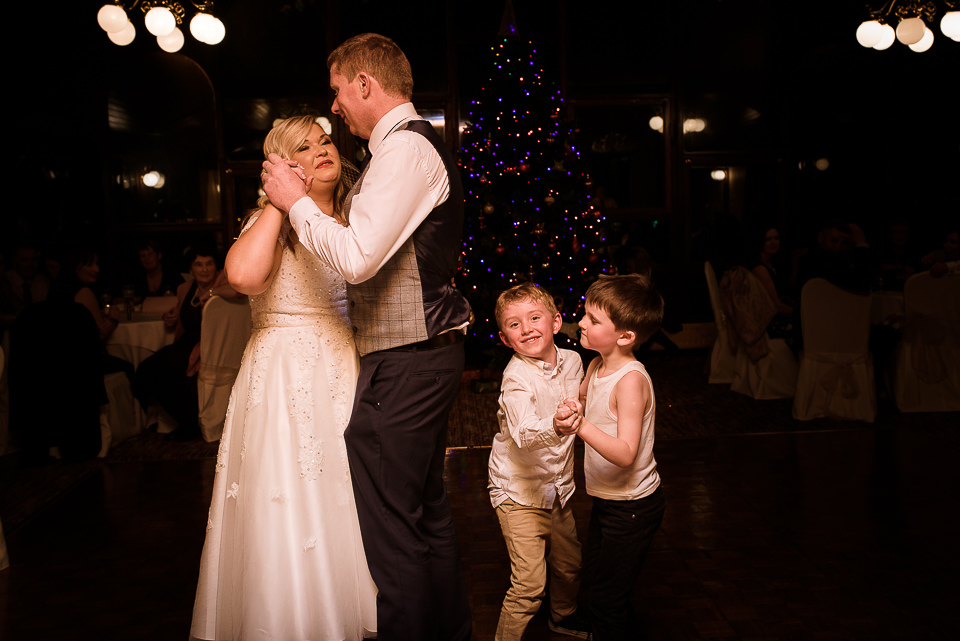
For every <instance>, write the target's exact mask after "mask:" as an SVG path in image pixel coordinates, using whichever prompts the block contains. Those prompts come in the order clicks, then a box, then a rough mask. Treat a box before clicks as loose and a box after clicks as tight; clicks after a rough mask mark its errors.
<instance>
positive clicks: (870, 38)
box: [857, 20, 883, 49]
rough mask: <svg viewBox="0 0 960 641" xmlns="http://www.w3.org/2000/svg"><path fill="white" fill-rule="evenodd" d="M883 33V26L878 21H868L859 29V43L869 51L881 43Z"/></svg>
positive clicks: (861, 24)
mask: <svg viewBox="0 0 960 641" xmlns="http://www.w3.org/2000/svg"><path fill="white" fill-rule="evenodd" d="M881 33H883V25H881V24H880V23H879V22H878V21H876V20H867V21H866V22H862V23H860V26H859V27H857V42H859V43H860V45H861V46H863V47H867V48H868V49H869V48H870V47H873V45H875V44H877V43H878V42H880V34H881Z"/></svg>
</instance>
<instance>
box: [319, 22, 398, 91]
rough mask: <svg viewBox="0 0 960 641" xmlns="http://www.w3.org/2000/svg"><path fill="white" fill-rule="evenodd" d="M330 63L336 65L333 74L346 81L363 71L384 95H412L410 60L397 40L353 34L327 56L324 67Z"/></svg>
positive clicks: (367, 34)
mask: <svg viewBox="0 0 960 641" xmlns="http://www.w3.org/2000/svg"><path fill="white" fill-rule="evenodd" d="M333 65H337V73H339V74H340V75H342V76H343V77H345V78H347V80H353V79H354V78H356V77H357V74H358V73H360V72H361V71H366V72H367V73H368V74H369V75H371V76H373V77H374V78H376V79H377V82H379V83H380V86H381V87H383V90H384V92H386V93H387V94H388V95H390V96H394V97H398V98H403V99H404V100H410V98H412V97H413V72H412V71H411V70H410V61H409V60H407V56H406V55H405V54H404V53H403V51H402V50H401V49H400V47H398V46H397V43H395V42H394V41H393V40H391V39H390V38H387V37H386V36H381V35H380V34H377V33H361V34H360V35H357V36H353V37H352V38H350V39H348V40H347V41H346V42H344V43H343V44H341V45H340V46H339V47H337V48H336V49H334V50H333V51H332V52H331V53H330V55H329V56H327V69H330V68H332V67H333Z"/></svg>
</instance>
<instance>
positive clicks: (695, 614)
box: [0, 399, 960, 641]
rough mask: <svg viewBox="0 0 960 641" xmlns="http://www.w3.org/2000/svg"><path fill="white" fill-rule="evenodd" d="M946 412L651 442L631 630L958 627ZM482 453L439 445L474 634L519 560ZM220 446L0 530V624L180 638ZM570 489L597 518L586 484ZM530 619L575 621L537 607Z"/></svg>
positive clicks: (16, 634) (4, 628)
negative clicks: (502, 527) (651, 522)
mask: <svg viewBox="0 0 960 641" xmlns="http://www.w3.org/2000/svg"><path fill="white" fill-rule="evenodd" d="M735 402H736V403H741V402H742V399H735ZM714 412H715V413H716V408H714ZM934 418H935V417H932V416H931V417H930V419H931V420H929V421H928V420H924V417H923V416H922V415H920V416H917V417H916V418H914V419H911V420H910V421H908V422H906V423H904V421H894V422H893V423H883V422H878V423H877V424H875V425H872V426H866V425H857V424H853V425H851V424H836V425H831V424H822V423H819V424H817V429H816V430H815V431H795V430H793V431H784V432H781V433H770V432H766V433H756V434H739V433H738V434H729V435H719V436H712V437H709V438H681V439H667V440H663V441H658V443H657V448H656V453H657V459H658V462H659V464H660V471H661V475H662V477H663V483H664V485H663V487H664V490H665V492H666V496H667V501H668V503H667V513H666V517H665V519H664V523H663V527H662V528H661V530H660V531H659V532H658V533H657V535H656V538H655V541H654V544H653V549H652V550H651V553H650V555H649V556H648V559H647V563H646V566H645V568H644V571H643V575H642V577H641V581H640V583H639V584H638V585H637V588H636V590H635V593H634V604H635V607H636V610H637V612H638V614H639V616H640V619H641V623H642V631H641V630H638V638H644V637H641V636H640V635H641V632H642V633H643V634H645V635H646V637H645V638H649V639H658V640H659V639H662V640H677V641H681V640H687V639H690V640H693V639H711V640H716V641H726V640H734V639H738V640H751V641H752V640H761V639H764V640H778V639H783V640H807V639H824V640H851V639H862V640H874V639H899V640H904V641H915V640H926V639H943V640H951V641H953V640H955V639H958V638H960V614H958V606H960V587H958V582H957V578H956V577H957V576H958V575H960V553H958V543H960V511H958V507H960V505H958V503H960V500H958V489H960V466H958V464H957V455H958V453H960V447H958V445H960V429H958V426H957V425H955V424H953V422H952V421H949V420H943V417H942V416H940V417H937V420H932V419H934ZM731 420H737V417H736V416H733V415H731ZM488 452H489V450H488V449H486V448H470V449H457V450H450V451H449V453H448V456H447V483H448V488H449V493H450V499H451V502H452V505H453V508H454V511H455V516H456V523H457V528H458V534H459V539H460V544H461V551H462V555H463V565H464V569H465V575H466V579H467V582H468V587H469V590H470V594H471V599H472V608H473V615H474V638H475V639H478V640H481V641H486V640H488V639H492V637H493V631H494V629H495V627H496V622H497V616H498V612H499V607H500V602H501V599H502V598H503V594H504V591H505V590H506V586H507V580H508V573H509V563H508V560H507V556H506V550H505V547H504V543H503V539H502V536H501V534H500V531H499V527H498V525H497V521H496V517H495V516H494V514H493V511H492V509H491V508H490V504H489V500H488V497H487V492H486V460H487V455H488ZM214 463H215V461H214V460H213V459H209V458H207V459H199V460H197V459H194V460H144V461H135V460H110V459H107V460H105V461H99V462H95V463H94V464H93V465H92V467H91V468H90V470H89V471H88V472H87V473H86V474H83V475H79V478H78V479H75V480H72V481H71V485H70V487H69V488H68V489H67V490H66V491H65V492H63V493H61V494H60V495H59V496H58V497H57V498H56V500H54V501H52V502H50V503H49V504H48V505H46V506H45V507H44V508H43V509H41V510H39V511H38V512H37V513H36V514H35V515H33V516H31V517H30V518H29V519H28V520H26V521H25V522H23V523H22V524H20V525H18V526H17V527H16V528H15V529H14V530H13V531H7V543H8V548H9V552H10V557H11V562H12V566H11V567H10V568H9V569H8V570H6V571H3V572H0V639H2V640H3V641H28V640H29V641H46V640H51V641H53V640H56V641H59V640H63V641H78V640H85V639H97V640H113V639H116V640H121V639H123V640H127V639H144V640H152V639H158V640H166V639H171V640H185V639H186V638H187V633H188V629H189V621H190V615H191V608H192V604H193V595H194V589H195V581H196V578H197V577H196V573H197V565H198V561H199V557H200V550H201V546H202V544H203V535H204V526H205V522H206V514H207V507H208V502H209V496H210V492H211V488H212V482H213V475H214ZM578 469H582V468H579V463H578ZM581 487H582V485H581ZM574 501H575V511H576V514H577V518H578V521H579V524H580V529H581V532H582V533H585V532H586V524H587V522H588V519H589V509H590V504H589V498H588V497H587V496H586V495H585V494H584V493H583V492H582V489H578V492H577V494H576V497H575V499H574ZM527 638H528V639H529V640H531V641H560V640H562V639H565V638H566V637H561V636H555V635H553V634H552V633H550V632H549V631H548V629H547V626H546V621H545V619H543V617H542V616H539V617H537V618H536V619H534V621H533V623H532V624H531V627H530V629H529V631H528V635H527Z"/></svg>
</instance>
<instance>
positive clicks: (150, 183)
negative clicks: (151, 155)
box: [142, 171, 160, 187]
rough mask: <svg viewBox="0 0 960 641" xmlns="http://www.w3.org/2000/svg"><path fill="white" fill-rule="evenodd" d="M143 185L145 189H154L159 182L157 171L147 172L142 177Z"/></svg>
mask: <svg viewBox="0 0 960 641" xmlns="http://www.w3.org/2000/svg"><path fill="white" fill-rule="evenodd" d="M142 180H143V184H144V185H146V186H147V187H154V186H156V184H157V183H158V182H160V174H159V173H158V172H157V171H148V172H147V173H145V174H144V175H143V179H142Z"/></svg>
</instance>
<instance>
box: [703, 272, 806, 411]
mask: <svg viewBox="0 0 960 641" xmlns="http://www.w3.org/2000/svg"><path fill="white" fill-rule="evenodd" d="M720 299H721V301H722V303H723V310H724V312H725V313H726V315H727V319H728V320H729V323H728V326H727V329H728V332H727V336H728V338H729V340H730V343H731V344H732V345H733V346H735V353H736V358H735V361H734V368H733V377H732V379H731V382H730V389H732V390H733V391H735V392H739V393H740V394H746V395H747V396H751V397H753V398H755V399H774V398H790V397H792V396H793V392H794V389H795V388H796V384H797V359H796V358H795V357H794V355H793V352H792V351H791V350H790V346H789V345H787V342H786V341H785V340H783V339H782V338H770V337H768V336H767V330H766V328H767V325H768V324H769V323H770V320H771V319H772V318H773V317H774V315H776V313H777V310H776V308H775V307H774V305H773V301H772V300H770V295H769V294H767V292H766V290H764V289H763V285H761V284H760V281H759V280H757V277H756V276H754V275H753V274H751V273H750V271H749V270H748V269H746V268H745V267H734V268H733V269H730V270H727V272H726V273H724V275H723V278H722V279H721V281H720Z"/></svg>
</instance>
